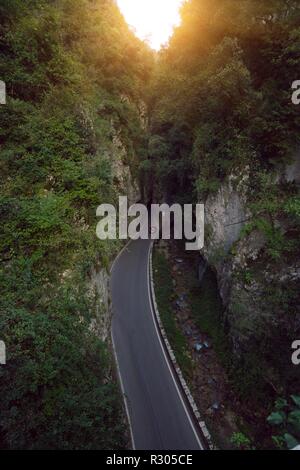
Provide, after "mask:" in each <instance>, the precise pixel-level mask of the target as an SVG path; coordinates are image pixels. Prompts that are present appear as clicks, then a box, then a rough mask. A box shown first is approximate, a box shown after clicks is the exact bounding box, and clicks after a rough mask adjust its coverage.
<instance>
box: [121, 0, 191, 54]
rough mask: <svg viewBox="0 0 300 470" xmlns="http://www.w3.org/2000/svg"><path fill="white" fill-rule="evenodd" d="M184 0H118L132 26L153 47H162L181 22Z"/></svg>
mask: <svg viewBox="0 0 300 470" xmlns="http://www.w3.org/2000/svg"><path fill="white" fill-rule="evenodd" d="M182 1H183V0H117V3H118V5H119V7H120V9H121V11H122V13H123V15H124V17H125V19H126V21H127V23H128V24H129V25H130V26H133V27H134V29H135V31H136V34H137V36H138V37H139V38H141V39H143V40H144V39H146V40H148V41H149V43H150V46H151V47H153V49H156V50H158V49H160V47H161V46H162V45H163V44H165V43H166V42H167V41H168V39H169V37H170V36H171V34H172V31H173V27H174V26H176V25H178V24H179V22H180V16H179V9H180V5H181V4H182Z"/></svg>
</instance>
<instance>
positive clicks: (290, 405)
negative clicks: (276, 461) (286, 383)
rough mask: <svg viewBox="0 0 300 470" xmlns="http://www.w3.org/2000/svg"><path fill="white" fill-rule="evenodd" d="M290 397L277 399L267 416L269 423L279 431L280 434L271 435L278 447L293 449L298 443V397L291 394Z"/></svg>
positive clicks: (299, 436)
mask: <svg viewBox="0 0 300 470" xmlns="http://www.w3.org/2000/svg"><path fill="white" fill-rule="evenodd" d="M290 398H291V399H290V400H289V401H288V400H285V399H283V398H280V399H278V400H277V401H276V404H275V410H274V411H273V413H271V414H270V416H269V417H268V422H269V424H271V425H272V426H274V429H275V428H276V427H277V428H279V429H280V431H281V434H280V435H277V436H273V440H274V441H275V443H276V444H277V446H278V447H279V448H286V447H287V448H288V449H294V448H295V447H297V446H299V445H300V397H299V396H297V395H291V397H290Z"/></svg>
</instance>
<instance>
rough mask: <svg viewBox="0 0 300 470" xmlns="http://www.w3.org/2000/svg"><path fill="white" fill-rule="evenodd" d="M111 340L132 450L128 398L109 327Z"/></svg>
mask: <svg viewBox="0 0 300 470" xmlns="http://www.w3.org/2000/svg"><path fill="white" fill-rule="evenodd" d="M111 341H112V348H113V352H114V356H115V362H116V368H117V374H118V378H119V382H120V386H121V392H122V396H123V401H124V405H125V410H126V414H127V420H128V425H129V431H130V438H131V446H132V450H136V445H135V441H134V437H133V430H132V426H131V419H130V413H129V407H128V400H127V395H126V393H125V388H124V384H123V380H122V376H121V371H120V367H119V362H118V355H117V351H116V347H115V341H114V337H113V332H112V329H111Z"/></svg>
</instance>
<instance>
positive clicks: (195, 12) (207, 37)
mask: <svg viewBox="0 0 300 470" xmlns="http://www.w3.org/2000/svg"><path fill="white" fill-rule="evenodd" d="M299 22H300V11H299V5H298V3H297V2H295V1H293V0H292V1H285V2H283V1H280V0H279V1H278V0H271V1H269V2H260V1H257V0H241V1H236V0H190V1H187V2H185V3H184V6H183V8H182V25H181V26H179V27H178V28H177V29H176V30H175V33H174V35H173V37H172V38H171V41H170V45H169V47H168V48H166V49H165V50H163V51H162V52H161V57H160V62H159V66H158V70H157V74H156V83H155V84H154V86H153V99H152V112H153V118H152V131H153V134H154V136H153V138H152V145H151V146H150V156H151V157H152V159H153V161H154V171H155V172H156V174H157V175H158V177H159V178H160V181H161V183H162V186H163V185H164V184H166V183H167V185H168V190H169V192H172V190H173V191H174V188H177V187H178V185H179V187H181V188H182V189H186V187H187V185H189V187H190V189H191V191H194V190H197V194H198V195H199V194H200V195H201V196H202V197H203V196H205V195H206V194H207V193H208V192H211V191H214V190H216V189H217V188H218V186H219V184H220V182H221V181H223V180H224V178H225V177H226V176H227V175H228V174H229V173H230V172H231V171H233V170H234V171H237V169H238V168H244V167H245V164H249V165H251V167H252V169H253V172H257V171H258V169H261V170H262V169H270V168H272V167H274V165H275V166H276V165H277V166H279V165H280V164H282V163H286V162H287V161H288V160H289V158H290V156H291V154H292V152H293V151H294V150H295V148H296V146H297V144H299V134H298V132H297V130H298V129H299V125H300V122H299V113H298V109H297V107H295V106H293V105H292V103H291V84H292V82H293V81H294V80H297V79H298V70H299V61H300V42H299V39H300V37H299V35H300V32H299ZM191 170H192V172H191ZM174 180H175V181H174ZM189 183H190V184H189Z"/></svg>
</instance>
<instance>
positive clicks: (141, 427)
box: [111, 240, 203, 450]
mask: <svg viewBox="0 0 300 470" xmlns="http://www.w3.org/2000/svg"><path fill="white" fill-rule="evenodd" d="M150 246H151V242H150V241H148V240H137V241H134V242H131V243H130V244H129V245H128V247H127V248H125V250H124V251H123V252H122V254H121V255H120V256H119V258H118V259H117V261H116V262H115V264H114V266H113V270H112V275H111V289H112V299H113V312H114V313H113V321H112V338H113V343H114V349H115V353H116V356H117V362H118V368H119V373H120V379H121V385H122V388H123V393H124V394H125V396H126V402H127V411H128V414H129V420H130V425H131V434H132V440H133V447H134V448H135V449H136V450H200V449H202V448H203V447H202V445H201V442H200V439H199V436H198V433H197V431H196V429H195V426H194V424H193V421H192V419H191V416H190V414H189V411H188V409H187V407H186V404H185V402H184V400H183V398H182V395H181V391H180V389H179V387H178V385H177V383H176V381H175V378H174V375H173V372H172V369H171V367H170V365H169V363H168V361H167V358H166V353H165V352H164V349H163V347H162V343H161V340H160V338H159V335H158V330H157V327H156V325H155V322H154V315H153V310H152V307H151V303H150V290H149V251H150Z"/></svg>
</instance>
